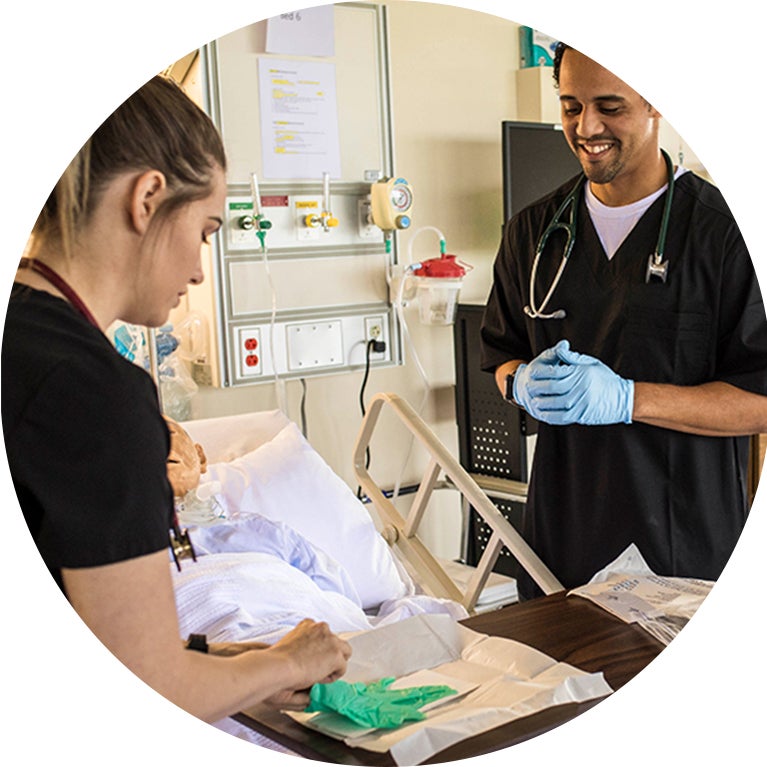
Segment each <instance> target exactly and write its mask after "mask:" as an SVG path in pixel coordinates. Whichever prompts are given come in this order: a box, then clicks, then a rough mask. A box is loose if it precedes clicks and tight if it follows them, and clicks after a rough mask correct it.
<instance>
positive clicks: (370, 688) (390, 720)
mask: <svg viewBox="0 0 767 767" xmlns="http://www.w3.org/2000/svg"><path fill="white" fill-rule="evenodd" d="M393 681H394V677H387V678H386V679H379V680H378V681H377V682H372V683H371V684H365V683H364V682H355V683H354V684H350V683H349V682H344V680H343V679H338V680H337V681H335V682H331V683H330V684H315V685H314V686H313V687H312V689H311V690H310V692H309V705H308V707H307V708H306V711H307V712H310V713H311V712H313V711H334V712H335V713H337V714H343V716H345V717H347V718H348V719H351V720H352V721H353V722H355V723H356V724H361V725H364V726H366V727H379V728H380V727H384V728H391V727H399V726H400V725H401V724H402V723H403V722H407V721H418V720H421V719H424V718H425V715H424V714H423V713H421V711H420V710H419V709H420V708H421V707H423V706H425V705H426V704H427V703H431V702H432V701H434V700H439V699H440V698H444V697H445V696H446V695H453V694H454V693H455V690H454V689H452V688H451V687H448V686H447V685H443V684H442V685H424V686H423V687H409V688H407V689H405V690H389V689H388V687H389V685H390V684H391V683H392V682H393Z"/></svg>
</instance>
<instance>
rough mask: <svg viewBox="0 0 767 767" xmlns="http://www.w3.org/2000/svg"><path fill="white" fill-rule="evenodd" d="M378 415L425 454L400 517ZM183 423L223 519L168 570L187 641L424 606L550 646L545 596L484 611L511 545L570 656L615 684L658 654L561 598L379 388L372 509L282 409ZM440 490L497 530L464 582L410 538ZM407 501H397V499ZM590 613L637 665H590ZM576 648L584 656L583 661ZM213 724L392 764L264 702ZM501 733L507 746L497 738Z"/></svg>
mask: <svg viewBox="0 0 767 767" xmlns="http://www.w3.org/2000/svg"><path fill="white" fill-rule="evenodd" d="M384 411H387V412H389V413H391V414H393V415H394V417H395V418H396V419H397V420H398V421H399V422H401V423H402V424H403V425H404V426H405V427H406V429H407V431H408V432H409V434H410V435H412V438H413V440H414V441H415V442H417V443H418V444H419V445H420V446H421V447H422V448H423V449H425V450H426V452H427V454H428V462H427V466H426V470H425V472H424V474H423V477H422V478H421V480H420V482H419V483H418V485H417V487H418V489H417V491H416V492H415V494H414V496H413V497H412V500H411V501H410V503H409V508H408V510H407V511H406V512H404V513H403V512H401V511H399V510H398V508H397V506H395V503H394V502H393V501H392V500H391V499H390V498H389V497H387V493H385V492H384V491H383V490H382V489H381V487H379V485H378V484H377V483H376V481H375V480H374V479H373V477H372V476H371V474H370V472H369V470H368V467H367V464H368V461H367V456H366V453H367V450H368V448H369V447H370V444H371V440H372V438H373V435H374V433H375V430H376V426H377V424H378V423H379V419H380V416H381V414H382V412H384ZM183 426H184V428H185V429H186V430H187V432H188V433H189V434H190V436H191V437H192V439H193V440H194V441H196V442H199V443H200V444H201V445H202V446H203V448H204V450H205V452H206V455H207V458H208V470H207V472H206V473H205V475H203V476H204V482H207V483H214V484H215V489H216V491H217V494H216V497H217V498H218V499H220V504H221V508H220V509H219V511H220V516H219V517H215V518H212V519H210V520H208V521H207V522H206V523H205V524H201V525H199V526H197V527H196V528H195V527H193V528H192V529H191V534H192V535H193V541H194V542H195V544H196V545H197V546H198V558H197V562H196V563H194V564H191V563H188V562H184V563H183V566H182V568H181V570H180V571H178V572H176V571H175V567H174V566H173V565H172V564H171V565H170V566H171V569H172V572H173V574H174V581H175V586H176V599H177V605H178V612H179V622H180V628H181V635H182V636H185V635H187V634H188V633H205V634H207V635H208V638H209V639H210V640H211V641H247V640H258V641H265V642H273V641H277V640H278V639H279V638H280V636H282V635H283V634H284V633H286V632H287V631H288V630H289V629H290V628H292V626H293V625H295V624H296V623H298V622H299V621H300V620H301V619H303V618H304V617H313V618H315V619H318V620H326V621H327V622H328V623H329V624H330V626H331V628H332V629H333V630H335V631H337V632H339V633H342V632H359V631H366V630H367V629H377V628H379V627H384V628H386V627H387V624H391V623H393V622H398V621H401V620H405V619H408V618H414V616H419V615H422V614H423V613H447V614H448V615H449V616H450V617H451V618H452V619H455V620H458V621H461V622H462V623H463V624H464V625H467V626H472V627H474V628H475V629H476V630H479V631H483V632H484V631H487V633H490V634H492V635H495V636H506V637H514V638H517V637H518V638H519V639H520V640H522V641H529V642H530V643H531V645H533V646H534V645H538V646H539V647H541V649H543V650H547V649H548V648H547V647H546V646H545V643H546V642H547V641H549V642H550V641H551V640H552V632H551V631H550V628H551V625H553V624H552V622H551V620H550V619H551V617H552V616H551V615H548V613H546V614H545V615H543V614H541V613H540V610H541V609H543V610H544V612H546V611H547V610H548V609H549V607H548V606H547V604H548V603H544V604H543V605H540V606H539V607H537V608H535V609H534V616H535V617H533V614H532V613H531V620H530V621H527V622H525V621H519V620H517V619H516V618H515V619H513V620H511V621H509V619H508V618H507V617H506V615H505V611H506V610H509V609H512V608H522V613H519V615H520V616H522V615H523V614H525V610H530V609H532V608H525V607H524V606H523V605H512V606H511V607H507V608H503V609H500V610H496V609H493V610H492V611H489V612H486V611H482V610H481V609H480V603H481V601H482V594H483V592H484V591H485V590H486V587H487V584H488V582H489V580H490V579H491V577H492V576H493V575H494V574H493V573H492V568H493V565H494V562H495V560H496V559H497V557H498V555H499V553H500V551H501V549H502V548H503V547H506V548H508V550H509V551H510V552H511V553H512V555H513V556H514V557H515V558H516V559H517V560H518V561H519V563H520V565H521V566H522V567H523V568H524V569H525V570H526V571H527V572H528V573H529V574H530V575H531V577H532V578H533V579H534V580H535V581H536V582H537V583H538V585H539V586H540V587H541V589H542V590H543V591H544V593H545V594H546V595H547V596H546V597H544V600H554V602H553V603H551V604H552V605H553V606H554V608H555V609H556V610H557V611H558V612H557V614H556V616H555V618H554V624H556V625H558V626H566V625H567V623H568V621H570V620H572V619H573V617H575V618H577V622H576V623H575V624H573V626H572V630H569V629H568V630H567V631H564V633H565V635H566V637H568V636H570V635H572V638H575V639H577V642H575V644H574V650H573V653H574V657H573V659H576V658H577V659H578V662H579V665H584V666H586V667H588V666H589V664H592V665H593V670H594V671H602V670H603V669H604V670H605V671H610V672H611V673H615V672H617V673H616V674H615V676H613V677H612V678H611V680H610V681H612V683H613V685H615V683H616V682H617V683H618V684H621V683H622V682H623V681H624V679H623V677H622V676H621V675H623V676H625V677H626V678H630V676H632V675H633V674H634V673H636V671H638V670H639V668H641V667H642V666H643V665H644V664H645V663H646V662H648V661H649V659H651V658H652V657H654V655H655V654H657V652H658V647H656V646H655V645H654V644H653V643H652V642H648V641H647V640H646V638H645V637H643V636H641V634H642V632H641V631H639V630H638V629H633V628H628V627H625V626H623V625H622V624H620V623H619V622H616V621H615V620H614V619H611V618H610V617H609V616H603V615H601V614H600V611H599V610H598V609H597V608H594V607H593V606H590V605H589V606H584V605H580V606H576V607H570V606H568V605H566V604H565V602H564V591H563V588H562V586H561V584H560V583H559V582H558V581H557V580H556V578H555V577H554V576H553V575H552V573H551V572H550V571H549V570H548V568H546V567H545V565H544V564H543V563H542V562H541V561H540V559H538V557H537V556H536V555H535V554H534V553H533V552H532V551H531V549H530V548H529V547H528V546H527V545H526V544H525V542H524V541H523V540H522V539H521V537H520V536H519V535H518V533H517V532H516V530H514V528H513V527H512V526H511V525H510V523H509V522H508V521H507V520H506V518H505V517H503V515H501V514H500V512H498V511H497V509H496V508H495V506H494V505H493V504H492V502H491V501H490V500H489V499H488V497H487V496H486V495H485V493H484V492H483V490H481V489H480V487H479V486H478V484H477V482H476V481H475V480H474V479H473V478H472V477H471V476H470V475H469V474H468V473H467V472H466V471H465V470H464V469H463V468H462V467H461V466H460V464H459V463H458V461H457V460H456V459H455V458H454V457H453V456H452V455H451V454H450V452H449V451H448V450H447V448H446V447H445V446H444V445H443V444H442V443H441V442H440V441H439V440H438V439H437V437H436V436H435V435H434V433H433V432H432V430H431V429H430V428H429V427H428V426H427V425H426V424H425V423H424V422H423V420H422V419H421V418H420V417H419V416H418V414H417V413H416V412H415V411H414V410H413V409H412V408H411V407H410V406H409V405H408V403H407V402H405V401H404V400H403V399H401V398H400V397H398V396H397V395H394V394H378V395H376V396H374V397H373V398H372V399H371V401H370V404H369V406H368V409H367V413H366V415H365V417H364V419H363V422H362V425H361V428H360V430H359V434H358V437H357V440H356V443H355V445H354V447H353V451H352V458H353V463H354V470H355V474H356V478H357V479H358V481H359V484H360V488H361V489H362V490H363V491H364V493H365V496H367V498H368V499H369V500H370V506H367V505H366V504H363V503H362V502H361V501H360V500H359V498H358V497H357V496H356V495H355V494H354V493H353V492H352V490H351V489H350V488H349V487H348V485H346V483H344V482H343V480H341V479H340V478H339V477H338V476H337V475H336V474H335V473H334V472H332V471H331V470H330V468H329V467H328V466H327V464H326V463H325V462H324V461H323V460H322V458H321V457H320V456H319V455H318V454H317V453H316V452H315V451H314V450H313V448H312V447H311V446H310V445H309V443H308V441H307V440H306V439H305V438H304V437H303V435H302V434H301V432H300V430H299V429H298V427H297V426H296V425H295V424H294V423H293V422H292V421H290V420H289V419H288V418H287V417H286V416H285V415H284V414H283V413H282V412H280V411H269V412H264V413H250V414H245V415H238V416H230V417H223V418H214V419H205V420H198V421H191V422H187V423H185V424H183ZM445 486H448V487H451V488H454V489H455V490H456V491H457V492H459V493H460V494H461V495H462V496H463V497H464V498H465V499H466V500H467V501H468V503H469V504H471V506H472V507H473V508H474V509H476V510H477V513H478V514H480V515H481V516H482V518H483V520H484V521H485V523H486V524H487V525H488V526H489V527H490V528H491V529H492V535H491V540H490V542H489V544H488V545H487V546H486V549H485V552H484V554H483V556H482V558H481V560H480V562H479V564H478V566H477V567H476V568H475V569H471V570H470V572H471V575H470V577H468V578H458V577H456V575H455V571H454V570H452V569H451V567H450V566H449V564H450V563H445V562H443V561H441V560H440V559H439V558H438V557H435V556H434V555H433V554H432V553H431V552H430V551H429V549H428V547H427V545H426V544H425V543H424V541H423V540H422V539H421V538H420V536H419V535H418V530H419V526H420V524H421V522H422V521H423V518H424V514H425V510H426V508H427V506H428V503H429V499H430V497H431V495H432V494H433V492H434V490H435V489H436V488H437V487H445ZM404 500H405V499H404V498H401V499H399V502H398V505H399V506H400V507H401V506H402V505H403V503H402V501H404ZM288 572H290V575H287V573H288ZM494 616H498V618H497V619H496V618H495V617H494ZM428 617H430V618H431V617H437V618H440V619H442V616H428ZM584 618H585V622H584ZM414 619H415V620H418V619H419V618H417V617H416V618H414ZM467 619H468V621H469V622H468V623H467V622H466V621H467ZM471 621H475V623H471ZM476 621H479V622H476ZM488 621H490V622H489V623H488ZM499 621H500V622H499ZM589 621H591V622H593V623H594V625H596V626H597V630H596V633H597V634H598V635H599V636H601V637H602V640H604V638H605V637H606V636H607V635H608V634H607V633H606V632H609V634H610V635H611V636H612V634H615V641H614V644H615V646H620V647H621V648H624V647H626V646H627V645H626V643H627V642H633V643H635V644H636V645H637V648H638V651H637V653H636V658H638V659H639V660H637V661H636V662H633V661H634V660H636V658H634V656H633V655H632V659H633V660H632V663H633V665H629V666H626V668H625V669H624V668H623V665H620V668H618V667H615V658H616V657H617V655H620V654H621V653H622V650H621V653H617V654H616V651H615V648H614V647H613V645H610V649H609V653H608V655H607V659H606V660H605V657H604V656H603V655H601V654H597V655H596V656H595V657H594V658H593V660H592V659H591V653H592V651H593V647H592V646H591V644H590V639H588V637H589V636H590V635H591V633H592V632H591V623H589ZM524 626H529V628H530V630H531V632H532V633H530V635H529V636H526V635H525V634H524V633H522V634H515V633H514V632H519V631H522V629H523V627H524ZM637 632H638V633H639V636H637V635H636V634H637ZM555 633H556V632H555ZM602 640H600V642H601V643H600V645H599V647H600V648H602V646H603V645H604V641H602ZM568 641H569V640H568ZM611 641H612V640H611ZM568 647H569V646H568ZM561 649H562V648H561V647H560V645H559V644H557V643H555V644H554V645H552V646H551V650H552V651H553V652H552V655H553V656H560V655H561V654H562V652H561ZM584 650H587V651H588V654H587V655H585V656H584V655H583V652H584ZM568 652H570V650H569V649H568ZM613 680H614V681H613ZM608 689H609V688H608ZM587 697H588V696H587ZM590 705H592V703H591V702H588V701H585V702H583V703H579V704H570V705H568V706H561V705H560V706H555V707H554V710H553V713H551V714H548V713H545V712H543V713H541V714H539V715H537V716H528V717H526V718H525V719H526V721H527V720H529V721H530V722H531V724H530V725H529V727H528V725H526V724H525V725H520V724H517V723H513V724H512V725H509V726H505V727H504V728H502V729H501V730H499V731H496V730H493V731H491V732H489V733H487V734H484V735H482V736H481V740H477V738H476V737H475V738H470V739H469V740H468V741H467V745H466V746H454V747H453V748H454V749H455V748H458V749H459V751H457V752H455V751H454V752H455V753H457V754H460V756H461V757H462V756H464V755H470V754H477V753H483V752H485V751H486V750H487V749H488V748H489V749H490V750H493V748H494V747H495V746H494V744H496V742H498V743H502V745H510V744H511V743H512V742H515V741H516V740H519V739H525V738H526V737H529V736H530V735H532V734H535V733H536V732H538V731H540V730H539V729H538V728H539V727H540V723H541V722H542V721H543V722H544V723H548V722H549V720H550V721H551V722H554V723H559V722H561V721H565V720H566V719H567V718H570V717H571V716H573V715H575V714H577V713H580V711H582V710H585V709H586V708H588V707H589V706H590ZM541 717H543V719H541ZM216 726H217V727H218V728H219V729H222V730H224V731H226V732H229V733H230V734H232V735H235V736H237V737H239V738H242V739H245V740H248V741H250V742H252V743H255V744H258V745H261V746H264V747H267V748H271V749H276V750H285V751H288V752H289V753H298V754H301V755H304V756H309V757H311V758H315V759H317V758H319V759H322V760H325V761H338V762H341V763H343V762H347V763H351V764H359V763H371V764H372V763H376V764H377V763H382V764H392V762H391V761H390V760H388V757H384V758H383V761H379V760H378V759H377V758H376V759H375V760H374V761H368V760H370V759H372V758H373V756H374V755H372V754H371V753H369V752H364V754H363V755H362V757H361V758H362V760H363V762H360V761H359V759H360V754H359V753H358V752H357V749H355V748H348V747H346V746H344V745H343V744H340V743H336V742H334V741H332V739H330V740H329V739H328V738H325V737H324V736H318V735H317V734H316V733H315V734H312V733H311V731H309V730H306V729H305V728H303V727H301V726H299V725H298V724H296V722H294V721H293V720H292V719H291V718H290V717H289V716H286V715H284V714H282V713H279V712H276V711H272V710H271V709H269V708H264V707H263V706H259V707H256V708H255V709H253V710H248V711H244V712H240V713H239V714H237V715H235V716H234V717H232V718H230V719H227V720H223V721H221V722H218V723H216ZM509 727H511V729H509ZM546 728H547V726H544V729H546ZM497 732H501V733H502V735H500V736H499V735H498V734H497ZM498 737H502V741H497V738H498ZM488 744H489V745H488ZM462 748H466V749H469V750H468V751H467V752H464V751H461V750H460V749H462ZM328 749H330V750H328ZM454 752H450V753H454Z"/></svg>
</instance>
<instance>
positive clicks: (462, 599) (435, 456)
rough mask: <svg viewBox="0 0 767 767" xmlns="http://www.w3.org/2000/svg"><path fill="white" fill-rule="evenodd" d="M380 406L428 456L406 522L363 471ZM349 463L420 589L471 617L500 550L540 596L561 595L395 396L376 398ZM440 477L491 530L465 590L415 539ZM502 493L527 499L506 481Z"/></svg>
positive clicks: (472, 479)
mask: <svg viewBox="0 0 767 767" xmlns="http://www.w3.org/2000/svg"><path fill="white" fill-rule="evenodd" d="M384 405H387V406H388V408H390V409H391V410H392V411H393V412H394V414H395V415H396V416H397V417H398V418H399V420H400V421H401V422H402V423H403V424H404V426H405V427H406V428H407V429H408V430H409V431H410V433H411V434H412V435H413V437H414V438H415V439H416V440H417V441H418V442H420V444H421V445H422V446H423V447H425V448H426V450H427V452H428V453H429V455H430V460H429V464H428V466H427V468H426V471H425V472H424V475H423V477H422V479H421V482H420V485H419V489H418V491H417V492H416V494H415V497H414V498H413V501H412V503H411V506H410V509H409V511H408V513H407V516H406V517H403V516H402V514H401V513H400V512H399V511H398V510H397V509H396V507H395V506H394V504H393V503H392V501H391V500H390V499H389V498H387V497H386V496H385V495H384V493H383V492H382V490H381V489H380V487H379V486H378V485H377V484H376V482H375V481H374V480H373V478H372V477H371V475H370V472H369V471H368V469H367V467H366V451H367V449H368V446H369V445H370V441H371V439H372V436H373V432H374V429H375V426H376V423H377V421H378V418H379V416H380V414H381V411H382V409H383V407H384ZM353 458H354V471H355V474H356V476H357V480H358V482H359V484H360V487H361V488H362V489H363V490H364V491H365V493H366V494H367V496H368V498H370V501H371V503H372V504H373V506H374V507H375V509H376V511H377V512H378V513H379V515H380V517H381V520H382V522H383V525H384V529H383V530H382V534H383V536H384V538H385V539H386V540H387V542H388V543H389V545H391V546H396V547H397V549H398V550H399V551H400V553H401V554H402V556H403V558H404V559H405V561H407V562H408V563H409V564H410V565H411V566H412V567H413V568H414V570H415V572H416V573H417V575H418V578H419V582H420V583H421V585H422V586H423V587H424V589H426V590H427V591H428V592H430V593H431V594H432V595H433V596H435V597H443V598H447V599H452V600H454V601H456V602H459V603H461V604H462V605H463V606H464V608H466V610H467V611H468V612H469V613H473V612H475V606H476V604H477V600H478V598H479V595H480V594H481V592H482V589H483V588H484V586H485V583H486V582H487V580H488V578H489V577H490V574H491V571H492V569H493V566H494V565H495V562H496V560H497V559H498V557H499V555H500V553H501V551H502V549H503V547H504V546H505V547H506V548H507V549H508V550H509V551H510V552H511V554H512V556H513V557H514V558H515V559H516V560H517V562H518V563H519V564H520V565H521V567H523V568H524V570H525V571H526V572H527V573H529V575H530V576H531V577H532V579H533V580H534V581H535V582H536V583H537V584H538V586H539V587H540V588H541V590H542V591H543V593H544V594H553V593H555V592H557V591H562V590H563V588H564V587H563V586H562V584H561V583H560V582H559V581H558V580H557V579H556V577H555V576H554V574H553V573H552V572H551V571H550V570H549V569H548V567H546V565H545V564H544V563H543V562H542V561H541V560H540V558H539V557H538V556H537V555H536V554H535V552H534V551H533V550H532V549H531V548H530V547H529V546H528V544H527V543H526V542H525V541H524V539H523V538H522V537H521V536H520V534H519V533H518V532H517V531H516V530H515V529H514V527H513V526H512V524H511V523H510V522H509V521H508V520H507V519H506V518H505V517H504V516H503V515H502V514H501V513H500V511H498V509H497V508H496V506H495V505H494V504H493V502H492V501H491V500H490V498H489V497H488V496H487V495H486V494H485V492H484V491H483V489H482V488H481V487H480V485H479V483H478V481H477V479H479V477H476V476H473V475H471V474H469V473H468V472H467V471H466V470H465V469H464V468H463V467H462V466H461V465H460V463H459V462H458V461H457V460H456V459H455V458H454V457H453V456H452V455H451V454H450V452H449V451H448V450H447V448H446V447H445V445H444V444H443V443H442V442H441V441H440V440H439V439H438V438H437V436H436V435H435V434H434V432H433V431H432V430H431V429H430V428H429V427H428V426H427V425H426V423H424V421H423V420H422V419H421V417H420V416H419V415H418V414H417V413H416V412H415V410H413V408H412V407H411V406H410V405H409V404H408V403H407V402H406V401H405V400H403V399H402V398H401V397H399V396H398V395H396V394H389V393H379V394H376V395H375V396H374V397H373V398H372V399H371V401H370V404H369V406H368V409H367V412H366V414H365V417H364V418H363V421H362V425H361V427H360V431H359V434H358V436H357V441H356V443H355V446H354V454H353ZM442 472H444V475H445V477H446V480H447V482H448V483H450V484H451V485H453V486H454V487H455V488H456V489H457V490H458V491H459V492H460V493H461V494H462V496H463V498H464V499H465V500H466V501H467V502H468V503H469V504H470V505H471V506H472V507H473V508H474V509H475V510H476V512H477V513H478V514H479V515H480V516H481V517H482V519H483V521H484V522H485V523H486V524H487V525H488V526H489V527H490V529H491V530H492V534H491V537H490V540H489V542H488V544H487V546H486V547H485V550H484V552H483V554H482V556H481V558H480V560H479V562H478V563H477V567H476V571H475V572H474V574H473V575H472V577H471V578H470V579H469V582H468V583H467V585H466V587H465V589H464V590H463V591H462V590H461V588H460V587H459V586H458V585H457V584H456V583H455V581H453V579H452V578H450V576H449V575H448V574H447V572H446V571H445V569H444V568H443V567H442V565H441V564H440V563H439V561H438V560H437V559H436V558H435V557H434V556H433V555H432V554H431V553H430V552H429V550H428V549H427V548H426V546H425V545H424V543H423V541H422V540H421V539H420V538H419V537H418V527H419V525H420V523H421V521H422V519H423V516H424V513H425V511H426V508H427V505H428V503H429V499H430V498H431V494H432V492H433V491H434V490H435V489H436V487H437V485H438V481H439V478H440V474H441V473H442ZM488 479H489V478H487V477H483V478H481V480H482V481H483V483H486V482H487V480H488ZM512 485H513V487H510V486H512ZM488 489H490V488H488ZM504 489H505V491H506V492H511V495H513V496H514V497H515V498H521V499H523V498H524V497H525V496H526V485H525V483H522V482H514V483H511V482H509V481H508V480H506V481H504Z"/></svg>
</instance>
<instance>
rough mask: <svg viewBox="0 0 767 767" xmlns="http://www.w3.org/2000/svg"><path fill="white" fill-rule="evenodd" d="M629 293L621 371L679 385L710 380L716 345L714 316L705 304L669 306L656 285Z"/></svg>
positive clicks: (626, 374) (631, 375) (635, 378)
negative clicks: (659, 297) (663, 303)
mask: <svg viewBox="0 0 767 767" xmlns="http://www.w3.org/2000/svg"><path fill="white" fill-rule="evenodd" d="M642 287H644V286H642ZM658 288H659V289H660V290H668V288H667V287H666V286H658ZM630 294H631V295H630V297H629V302H628V307H627V308H628V312H627V317H626V327H625V339H624V344H623V345H622V347H623V351H624V353H623V355H622V356H623V364H622V365H621V366H620V368H621V374H622V375H624V376H627V377H630V378H633V379H634V380H638V381H650V382H659V383H661V382H662V383H672V384H676V385H678V386H692V385H695V384H699V383H703V382H704V381H706V380H708V379H709V378H710V376H711V374H712V373H713V370H714V367H715V349H714V347H713V345H712V339H711V328H712V318H711V316H710V313H709V312H708V311H706V308H705V307H702V306H687V307H680V308H679V309H677V308H666V307H664V306H661V305H659V304H661V303H662V302H659V301H658V300H657V291H656V290H649V291H647V290H642V288H641V287H638V288H637V289H636V290H633V291H630Z"/></svg>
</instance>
